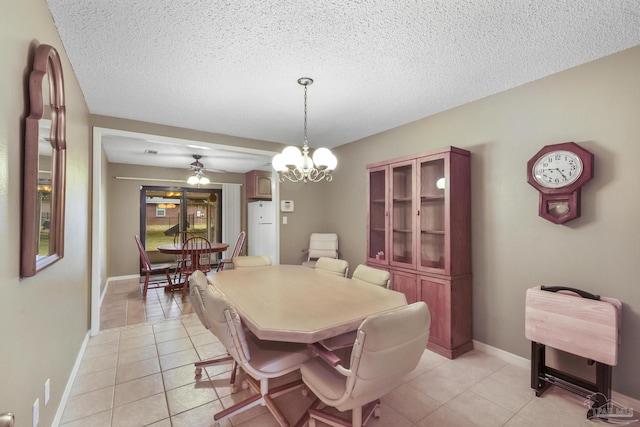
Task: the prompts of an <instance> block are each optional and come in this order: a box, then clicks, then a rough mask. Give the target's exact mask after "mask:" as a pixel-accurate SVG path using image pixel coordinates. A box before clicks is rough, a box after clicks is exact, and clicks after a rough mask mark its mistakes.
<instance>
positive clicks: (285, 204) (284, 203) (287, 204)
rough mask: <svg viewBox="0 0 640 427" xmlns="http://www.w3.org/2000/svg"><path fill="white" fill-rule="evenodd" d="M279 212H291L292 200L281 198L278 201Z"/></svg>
mask: <svg viewBox="0 0 640 427" xmlns="http://www.w3.org/2000/svg"><path fill="white" fill-rule="evenodd" d="M280 211H281V212H293V200H281V201H280Z"/></svg>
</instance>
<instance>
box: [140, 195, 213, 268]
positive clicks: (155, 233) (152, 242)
mask: <svg viewBox="0 0 640 427" xmlns="http://www.w3.org/2000/svg"><path fill="white" fill-rule="evenodd" d="M183 232H187V233H189V235H193V236H202V237H204V238H206V239H207V240H209V241H210V242H220V241H222V190H220V189H205V188H183V187H157V186H142V187H140V237H141V240H142V244H143V245H144V247H145V249H146V251H147V254H148V255H149V260H150V261H151V262H152V263H154V264H155V263H163V262H172V257H171V256H170V255H164V254H161V253H160V252H158V251H157V250H156V248H157V247H158V246H160V245H164V244H173V243H174V242H175V241H176V240H178V243H183V242H182V239H181V238H180V237H179V236H181V235H182V234H183ZM219 256H220V254H219V253H216V257H219ZM215 261H216V262H217V261H218V259H217V258H216V259H215Z"/></svg>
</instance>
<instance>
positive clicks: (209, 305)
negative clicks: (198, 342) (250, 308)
mask: <svg viewBox="0 0 640 427" xmlns="http://www.w3.org/2000/svg"><path fill="white" fill-rule="evenodd" d="M203 300H204V318H205V319H206V322H207V324H208V325H209V330H210V331H211V332H212V333H213V334H214V335H215V336H216V337H217V338H218V339H219V340H220V342H221V343H222V345H224V347H225V348H226V349H227V351H228V352H229V354H230V355H231V357H233V358H234V359H235V360H236V361H237V362H238V363H240V364H241V365H244V364H245V363H247V362H248V361H249V360H251V355H250V353H249V344H248V343H247V338H246V335H245V333H244V328H243V326H242V321H241V320H240V315H239V314H238V311H237V310H236V308H235V307H234V306H233V305H231V303H230V302H229V301H228V300H227V299H226V298H225V297H224V295H222V294H221V293H220V292H219V291H218V290H217V289H216V288H215V287H213V286H207V287H206V289H205V291H204V299H203Z"/></svg>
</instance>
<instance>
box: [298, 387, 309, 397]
mask: <svg viewBox="0 0 640 427" xmlns="http://www.w3.org/2000/svg"><path fill="white" fill-rule="evenodd" d="M300 394H301V395H303V396H304V397H307V396H309V390H307V389H306V388H304V387H303V388H302V390H301V391H300Z"/></svg>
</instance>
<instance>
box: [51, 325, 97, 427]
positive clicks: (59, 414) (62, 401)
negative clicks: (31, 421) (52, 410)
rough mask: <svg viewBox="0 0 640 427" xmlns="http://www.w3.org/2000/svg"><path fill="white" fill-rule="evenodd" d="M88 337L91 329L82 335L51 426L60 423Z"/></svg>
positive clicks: (54, 426) (56, 426) (53, 426)
mask: <svg viewBox="0 0 640 427" xmlns="http://www.w3.org/2000/svg"><path fill="white" fill-rule="evenodd" d="M90 337H91V331H87V334H86V335H85V336H84V341H82V345H81V346H80V351H79V352H78V356H77V357H76V363H75V364H74V365H73V369H72V370H71V375H69V379H68V380H67V385H66V387H65V388H64V392H63V393H62V399H60V405H58V410H57V411H56V416H55V417H54V418H53V422H52V423H51V426H52V427H58V426H59V425H60V421H61V420H62V415H63V414H64V408H65V407H66V406H67V400H68V399H69V394H71V387H73V383H74V382H75V380H76V376H77V375H78V370H79V369H80V364H81V363H82V358H83V357H84V352H85V350H86V349H87V344H88V343H89V338H90Z"/></svg>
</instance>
